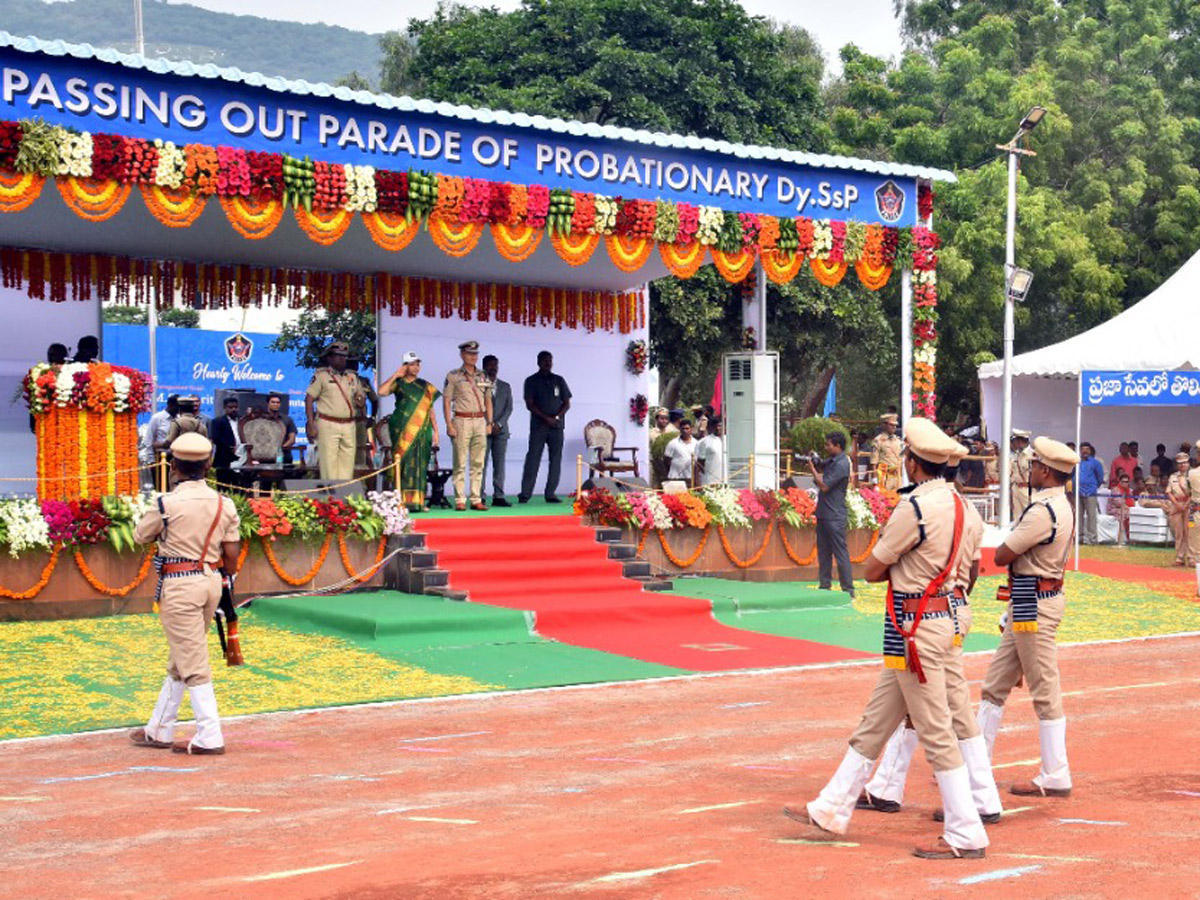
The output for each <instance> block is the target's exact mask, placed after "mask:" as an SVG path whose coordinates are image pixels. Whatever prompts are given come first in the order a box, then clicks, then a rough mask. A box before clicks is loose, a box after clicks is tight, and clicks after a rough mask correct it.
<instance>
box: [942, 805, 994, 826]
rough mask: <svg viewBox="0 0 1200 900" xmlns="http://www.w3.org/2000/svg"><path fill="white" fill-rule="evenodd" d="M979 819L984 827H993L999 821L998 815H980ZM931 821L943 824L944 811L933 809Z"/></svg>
mask: <svg viewBox="0 0 1200 900" xmlns="http://www.w3.org/2000/svg"><path fill="white" fill-rule="evenodd" d="M979 819H980V821H982V822H983V824H984V825H995V824H996V823H997V822H999V821H1000V813H988V814H987V815H984V814H983V813H980V814H979ZM933 821H935V822H945V821H946V813H945V810H941V809H935V810H934V811H933Z"/></svg>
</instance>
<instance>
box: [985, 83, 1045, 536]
mask: <svg viewBox="0 0 1200 900" xmlns="http://www.w3.org/2000/svg"><path fill="white" fill-rule="evenodd" d="M1045 115H1046V110H1044V109H1043V108H1042V107H1040V106H1035V107H1034V108H1033V109H1031V110H1030V111H1029V113H1028V115H1026V116H1025V118H1024V119H1022V120H1021V124H1020V125H1019V126H1018V128H1017V133H1016V134H1014V135H1013V137H1012V140H1011V141H1009V142H1008V143H1007V144H997V145H996V149H997V150H1003V151H1004V152H1005V153H1007V154H1008V221H1007V223H1006V227H1005V232H1006V233H1005V245H1004V405H1003V406H1002V407H1001V410H1000V431H1001V432H1003V434H1002V436H1001V439H1000V527H1001V528H1007V527H1008V526H1009V525H1010V524H1011V523H1012V483H1011V482H1010V480H1009V477H1008V476H1009V457H1010V451H1009V444H1010V442H1011V441H1012V354H1013V333H1014V331H1015V330H1016V326H1015V325H1014V324H1013V307H1014V305H1015V300H1016V299H1020V298H1014V296H1013V294H1014V291H1013V290H1012V289H1013V287H1014V284H1013V276H1014V273H1015V272H1016V270H1017V158H1018V157H1020V156H1035V155H1036V154H1035V153H1034V152H1033V151H1032V150H1026V149H1025V148H1023V147H1021V146H1020V143H1021V141H1022V140H1023V139H1024V138H1025V136H1026V135H1027V134H1029V132H1031V131H1033V129H1035V128H1036V127H1037V125H1038V122H1040V121H1042V117H1043V116H1045ZM1026 274H1027V275H1028V273H1026ZM1030 280H1032V276H1029V278H1028V279H1025V280H1024V290H1023V291H1022V293H1021V297H1024V292H1025V291H1028V290H1029V281H1030Z"/></svg>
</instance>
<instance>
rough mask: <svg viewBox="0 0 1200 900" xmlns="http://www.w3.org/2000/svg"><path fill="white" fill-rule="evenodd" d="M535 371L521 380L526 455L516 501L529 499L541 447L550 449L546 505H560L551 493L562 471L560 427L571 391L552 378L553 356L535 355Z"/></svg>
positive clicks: (524, 501) (560, 377)
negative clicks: (526, 429)
mask: <svg viewBox="0 0 1200 900" xmlns="http://www.w3.org/2000/svg"><path fill="white" fill-rule="evenodd" d="M537 365H538V370H537V371H536V372H534V373H533V374H532V375H530V376H529V377H528V378H526V379H525V406H526V408H527V409H528V410H529V452H527V453H526V454H525V471H524V473H523V474H522V476H521V493H520V494H518V495H517V500H519V501H520V502H521V503H528V502H529V498H530V497H532V496H533V483H534V482H535V481H536V480H537V474H538V467H539V466H540V465H541V462H542V448H543V447H549V449H550V471H549V472H548V473H547V475H546V502H547V503H561V502H562V501H561V500H560V499H559V498H558V496H557V495H556V494H555V491H557V490H558V478H559V473H560V472H561V470H562V450H563V425H564V423H565V419H566V415H567V410H568V409H570V408H571V389H570V388H568V387H567V383H566V381H564V380H563V378H562V376H561V375H555V374H554V373H553V372H552V371H551V369H553V367H554V356H553V354H551V353H550V351H549V350H543V351H542V352H541V353H539V354H538V356H537Z"/></svg>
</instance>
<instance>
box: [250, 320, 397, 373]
mask: <svg viewBox="0 0 1200 900" xmlns="http://www.w3.org/2000/svg"><path fill="white" fill-rule="evenodd" d="M333 341H345V342H346V343H347V344H349V345H350V356H351V357H352V358H357V359H358V361H359V367H360V369H362V370H366V369H374V368H375V316H374V314H373V313H369V312H357V311H350V310H343V311H342V312H336V313H331V312H328V311H327V310H323V309H306V310H304V311H303V312H302V313H300V315H299V317H298V318H297V319H296V321H294V322H286V323H284V325H283V327H282V328H280V329H279V335H278V337H276V338H275V340H273V341H271V345H270V349H272V350H294V351H295V353H296V365H298V366H300V367H301V368H303V369H315V368H317V367H318V366H320V365H321V357H322V356H323V355H324V354H325V348H326V347H327V346H328V345H329V344H330V343H332V342H333Z"/></svg>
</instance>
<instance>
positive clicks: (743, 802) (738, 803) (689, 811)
mask: <svg viewBox="0 0 1200 900" xmlns="http://www.w3.org/2000/svg"><path fill="white" fill-rule="evenodd" d="M751 803H762V801H761V800H738V801H736V802H734V803H717V804H715V805H713V806H693V807H692V808H691V809H681V810H680V811H679V812H677V813H676V814H675V815H677V816H687V815H691V814H692V813H702V812H712V811H713V810H715V809H733V808H734V807H737V806H749V805H750V804H751Z"/></svg>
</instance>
